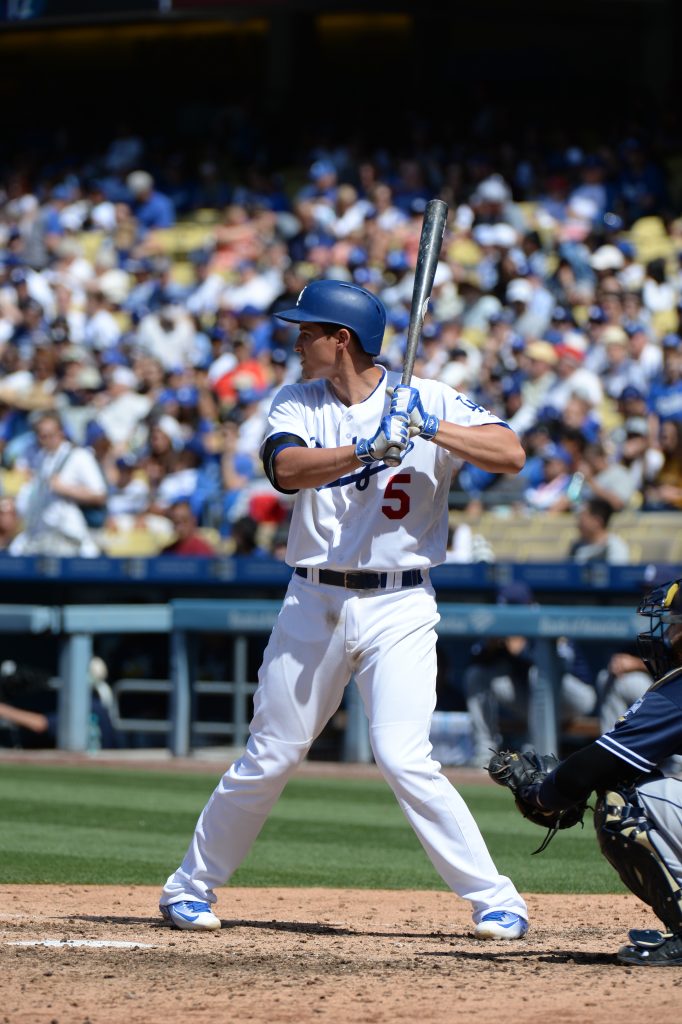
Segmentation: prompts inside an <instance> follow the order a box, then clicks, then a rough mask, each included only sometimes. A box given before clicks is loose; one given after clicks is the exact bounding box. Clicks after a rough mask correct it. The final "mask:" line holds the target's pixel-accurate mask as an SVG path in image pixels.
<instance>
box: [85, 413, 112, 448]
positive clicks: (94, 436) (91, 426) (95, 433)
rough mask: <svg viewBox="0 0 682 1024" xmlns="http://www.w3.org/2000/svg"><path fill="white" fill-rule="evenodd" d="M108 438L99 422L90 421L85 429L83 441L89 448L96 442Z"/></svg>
mask: <svg viewBox="0 0 682 1024" xmlns="http://www.w3.org/2000/svg"><path fill="white" fill-rule="evenodd" d="M106 436H107V432H106V430H105V429H104V427H103V426H102V424H101V423H98V422H97V420H90V421H89V422H88V423H87V425H86V427H85V434H84V437H83V441H84V444H85V446H86V447H88V448H89V447H90V446H91V445H93V444H94V443H95V441H98V440H99V439H100V438H101V437H106Z"/></svg>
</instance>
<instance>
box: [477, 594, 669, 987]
mask: <svg viewBox="0 0 682 1024" xmlns="http://www.w3.org/2000/svg"><path fill="white" fill-rule="evenodd" d="M638 613H639V614H640V615H643V616H648V618H649V630H648V631H647V632H644V633H640V634H639V635H638V637H637V643H638V647H639V651H640V654H641V657H642V660H643V661H644V663H645V665H646V666H647V669H648V671H649V673H650V674H651V676H652V677H653V682H652V684H651V686H650V687H649V689H648V690H647V691H646V693H645V694H644V696H643V697H641V698H640V699H639V700H638V701H636V703H635V704H633V705H632V707H630V708H629V709H628V711H627V712H626V713H625V715H624V716H623V717H622V718H621V719H619V720H618V722H617V723H616V725H615V727H614V728H613V729H610V730H609V731H608V732H605V733H604V734H603V735H602V736H600V737H599V739H597V740H596V741H595V742H594V743H591V744H589V745H588V746H587V747H584V748H582V749H581V750H579V751H577V752H576V753H574V754H571V756H570V757H567V758H566V759H565V760H564V761H561V762H559V761H558V760H557V758H555V757H553V756H551V755H543V756H541V755H538V754H537V753H535V752H532V751H531V752H529V753H518V752H513V751H500V752H498V753H496V754H494V756H493V757H492V758H491V760H490V763H489V764H488V772H489V773H490V776H491V778H492V779H494V781H495V782H497V783H499V784H500V785H502V786H507V787H508V788H509V789H510V790H511V791H512V793H513V794H514V798H515V800H516V805H517V807H518V808H519V810H520V811H521V813H522V814H523V815H524V816H525V817H526V818H529V819H530V820H531V821H533V822H535V823H536V824H539V825H543V826H545V827H547V828H548V830H549V831H548V833H547V836H546V838H545V841H544V842H543V843H542V845H541V846H540V848H539V850H542V849H544V848H545V847H546V845H547V842H548V841H549V839H551V838H552V836H553V835H555V833H556V832H557V830H559V829H563V828H570V827H571V826H572V825H575V824H576V823H577V822H579V821H582V818H583V814H584V811H585V809H586V806H587V799H588V797H589V796H590V794H591V793H592V792H595V793H596V794H597V802H596V807H595V812H594V826H595V830H596V833H597V840H598V842H599V846H600V849H601V851H602V853H603V854H604V856H605V857H606V859H607V860H608V861H609V863H610V864H611V865H612V866H613V867H614V868H615V869H616V871H617V872H618V874H619V875H620V877H621V879H622V880H623V882H624V883H625V885H626V886H627V887H628V888H629V889H630V890H631V891H632V892H633V893H634V894H635V895H636V896H638V897H639V898H640V899H641V900H643V901H644V902H645V903H647V904H648V905H649V906H650V907H651V908H652V909H653V911H654V912H655V914H656V916H657V917H658V918H660V920H661V921H662V923H663V929H662V930H660V931H658V930H653V929H647V930H636V929H633V930H632V931H630V933H629V943H628V944H627V945H625V946H623V947H622V948H621V949H620V950H619V951H618V953H617V959H618V960H619V961H620V962H621V963H623V964H628V965H630V966H632V965H635V966H641V967H682V779H679V778H674V777H666V776H665V775H664V774H663V771H662V770H661V765H662V764H663V763H664V762H665V761H666V760H667V758H669V757H670V756H671V755H673V754H680V753H682V578H681V579H677V580H674V581H671V582H669V583H666V584H665V585H664V586H662V587H658V588H656V589H655V590H652V591H651V592H650V593H649V594H648V595H647V597H646V598H645V599H644V600H643V601H642V603H641V604H640V606H639V608H638ZM539 850H538V851H536V852H539Z"/></svg>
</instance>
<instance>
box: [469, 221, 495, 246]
mask: <svg viewBox="0 0 682 1024" xmlns="http://www.w3.org/2000/svg"><path fill="white" fill-rule="evenodd" d="M471 237H472V238H473V240H474V242H476V243H477V245H482V246H484V247H485V246H487V245H494V244H495V242H494V241H493V239H494V237H495V232H494V228H493V225H492V224H477V225H476V227H475V228H474V230H473V231H472V232H471Z"/></svg>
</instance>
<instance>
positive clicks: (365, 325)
mask: <svg viewBox="0 0 682 1024" xmlns="http://www.w3.org/2000/svg"><path fill="white" fill-rule="evenodd" d="M275 316H277V318H278V319H279V320H288V321H290V322H291V323H295V324H304V323H313V324H339V325H340V326H341V327H348V328H350V330H351V331H354V332H355V334H356V335H357V337H358V341H359V342H360V345H361V346H362V348H363V349H364V350H365V352H368V353H369V355H371V356H377V355H379V352H380V351H381V342H382V340H383V337H384V330H385V327H386V310H385V309H384V307H383V305H382V304H381V302H379V300H378V299H377V297H376V295H372V293H371V292H368V291H367V290H366V289H365V288H360V287H359V286H358V285H357V284H348V283H347V282H346V281H332V280H323V281H311V282H310V284H307V285H306V286H305V288H304V289H303V291H302V292H301V294H300V295H299V297H298V299H297V300H296V305H295V306H294V308H293V309H284V310H282V312H281V313H276V314H275Z"/></svg>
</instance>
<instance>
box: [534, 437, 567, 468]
mask: <svg viewBox="0 0 682 1024" xmlns="http://www.w3.org/2000/svg"><path fill="white" fill-rule="evenodd" d="M540 458H541V459H542V461H543V462H551V461H553V460H555V459H558V460H559V462H563V463H564V465H565V466H570V464H571V456H570V455H569V453H568V452H567V451H566V449H565V448H562V447H561V445H560V444H554V442H553V441H550V443H549V444H546V445H545V446H544V448H542V449H541V451H540Z"/></svg>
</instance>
